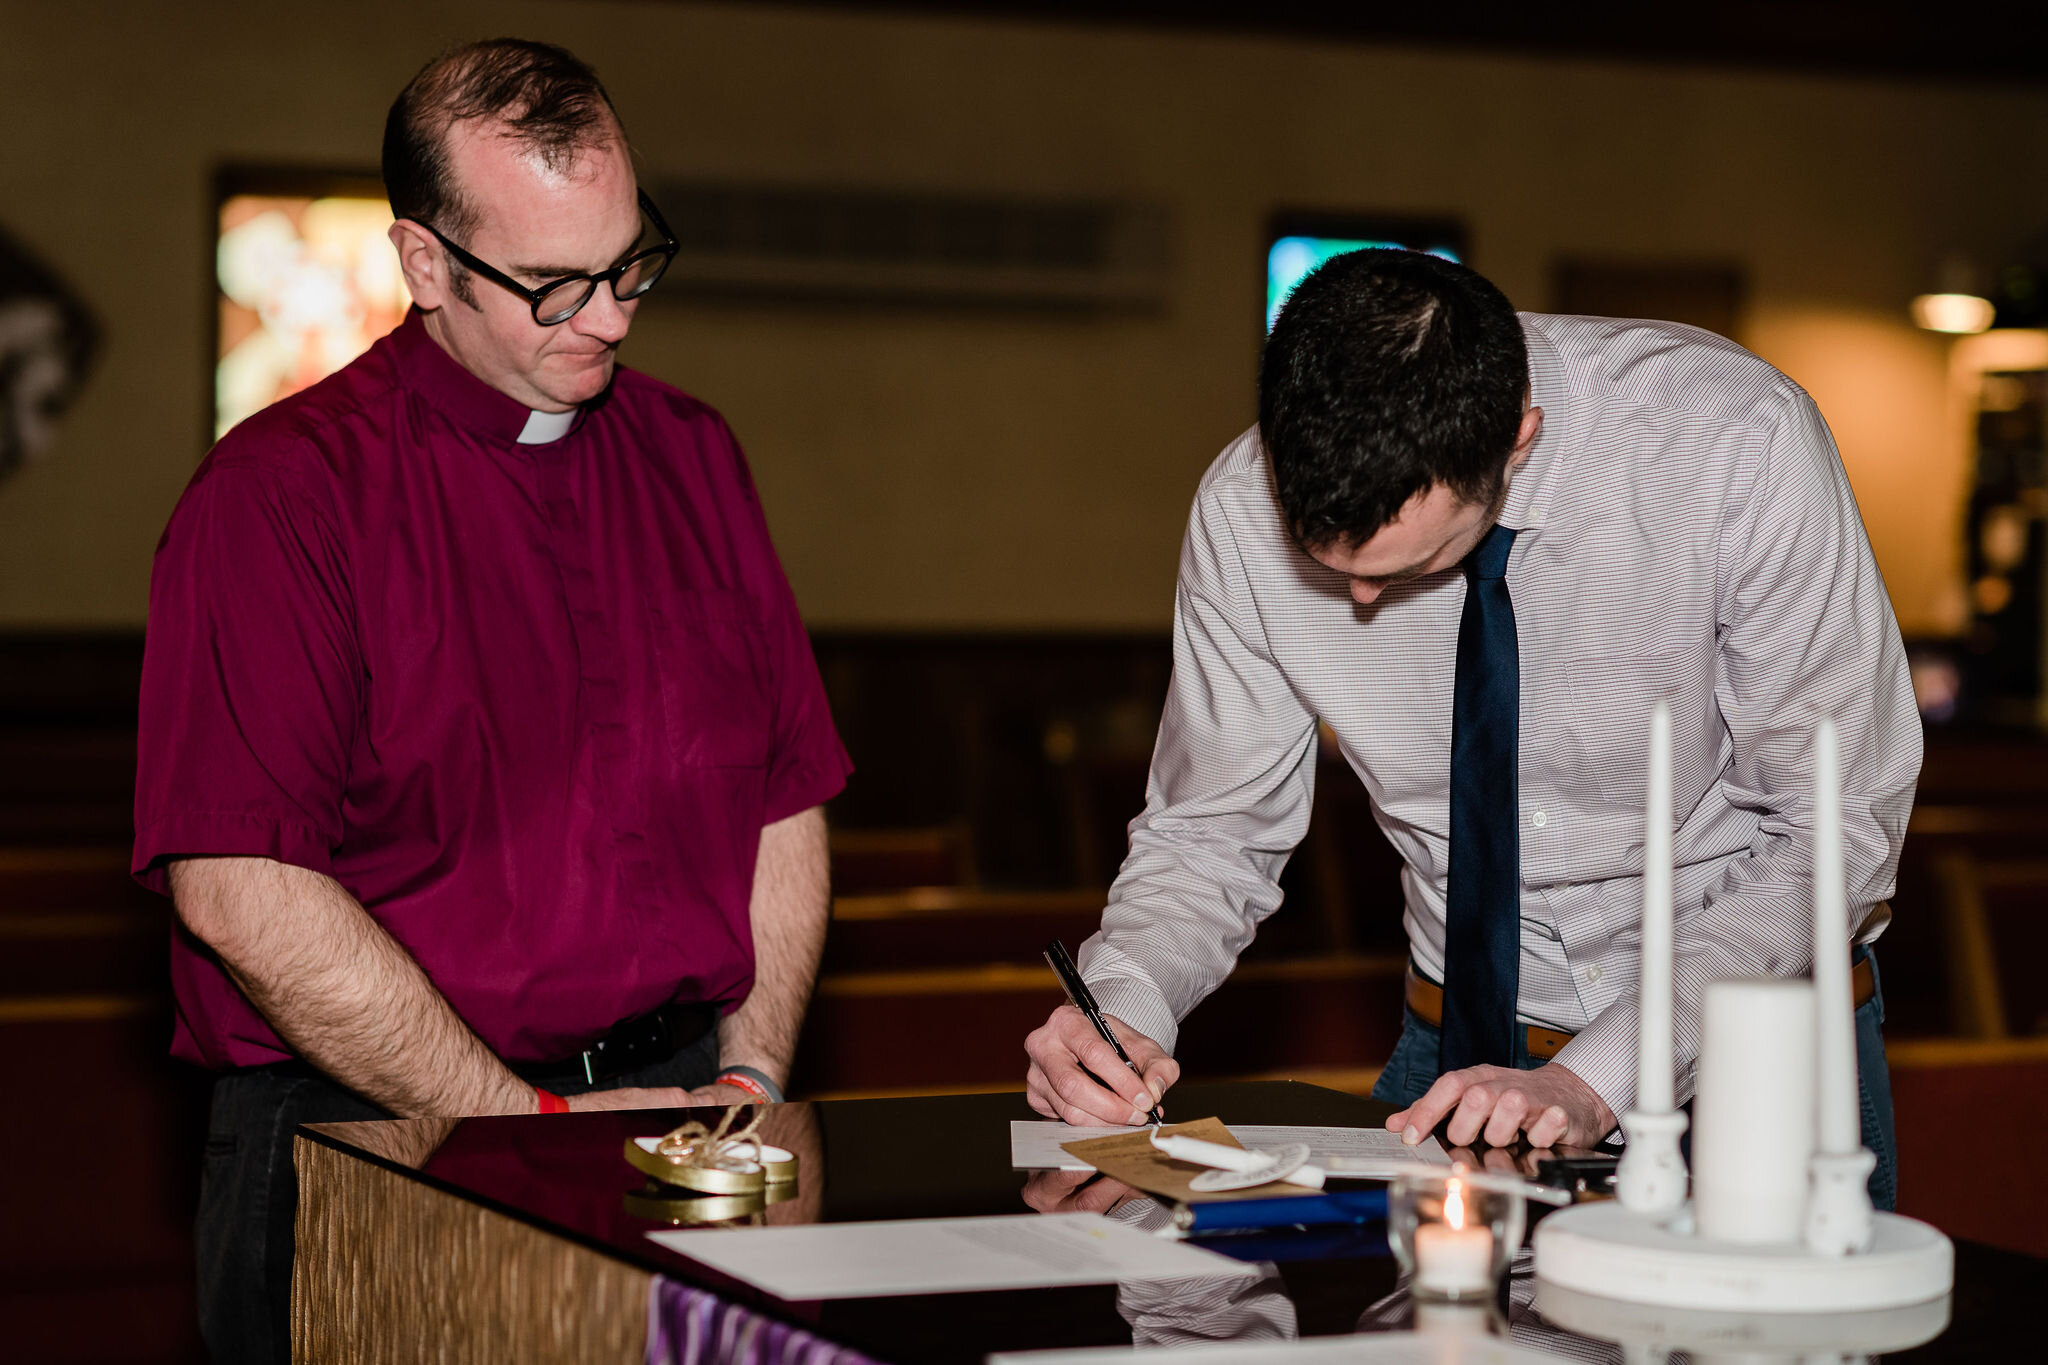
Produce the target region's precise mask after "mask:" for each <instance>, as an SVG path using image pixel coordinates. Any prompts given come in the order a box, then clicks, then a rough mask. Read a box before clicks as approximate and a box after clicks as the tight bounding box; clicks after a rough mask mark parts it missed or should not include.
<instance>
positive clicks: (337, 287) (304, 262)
mask: <svg viewBox="0 0 2048 1365" xmlns="http://www.w3.org/2000/svg"><path fill="white" fill-rule="evenodd" d="M375 183H376V182H375V181H370V182H368V186H367V187H366V188H365V190H363V191H361V192H356V193H307V194H287V193H241V192H234V193H225V194H223V195H222V196H221V198H220V214H219V224H220V236H219V240H218V243H217V245H216V250H215V270H214V273H215V278H216V280H217V281H218V283H219V289H220V338H219V349H218V351H217V353H216V359H215V368H214V405H213V413H214V435H215V437H216V438H218V437H219V436H220V435H222V434H223V433H225V432H226V431H227V430H228V428H229V427H232V426H233V425H235V423H237V422H239V421H241V420H242V419H243V418H245V417H247V416H249V415H250V414H251V413H254V412H256V411H258V410H259V409H261V408H264V407H267V406H268V405H270V404H271V403H275V402H276V401H277V400H278V399H280V398H283V397H285V396H286V395H288V394H293V393H297V392H298V391H299V390H301V389H304V388H306V387H308V386H310V385H312V384H315V383H318V382H319V381H320V380H321V379H324V378H325V377H326V376H328V375H330V374H332V373H334V372H335V371H336V370H338V369H340V368H341V367H342V366H344V365H346V364H348V362H349V361H351V360H353V359H355V358H356V357H357V356H358V355H361V354H362V353H363V351H364V350H365V349H367V348H368V346H369V345H370V343H371V342H373V341H375V340H376V339H377V338H378V337H380V336H382V335H384V333H386V332H388V331H390V330H391V329H392V328H393V327H396V326H397V325H398V323H399V321H400V320H401V319H402V318H403V317H404V316H405V310H406V308H407V307H408V306H409V305H410V303H411V298H410V296H409V295H408V294H407V293H406V290H405V280H404V277H403V276H402V275H401V274H400V273H399V269H398V255H397V253H396V252H395V251H393V250H392V247H391V243H390V241H389V240H388V239H387V238H386V237H385V232H386V231H387V230H388V229H389V228H390V226H391V209H390V206H389V205H388V204H387V203H386V202H385V200H384V198H383V196H382V195H381V194H379V193H376V192H375V190H374V186H375Z"/></svg>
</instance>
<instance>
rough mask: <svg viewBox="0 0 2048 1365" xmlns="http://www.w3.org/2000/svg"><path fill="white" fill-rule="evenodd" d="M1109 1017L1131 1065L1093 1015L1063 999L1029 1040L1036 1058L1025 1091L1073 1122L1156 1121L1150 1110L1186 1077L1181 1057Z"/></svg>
mask: <svg viewBox="0 0 2048 1365" xmlns="http://www.w3.org/2000/svg"><path fill="white" fill-rule="evenodd" d="M1103 1017H1104V1019H1105V1021H1106V1022H1107V1023H1108V1024H1109V1026H1110V1027H1111V1028H1112V1029H1114V1030H1115V1031H1116V1036H1117V1040H1118V1041H1119V1042H1121V1043H1122V1044H1123V1047H1124V1051H1125V1052H1126V1053H1128V1054H1129V1055H1130V1059H1131V1065H1130V1066H1128V1067H1127V1066H1125V1065H1124V1064H1123V1062H1122V1061H1121V1060H1119V1059H1118V1057H1117V1055H1116V1050H1115V1049H1114V1048H1112V1047H1111V1046H1110V1045H1109V1044H1108V1043H1107V1042H1105V1041H1103V1038H1102V1035H1100V1034H1098V1033H1097V1032H1096V1031H1095V1027H1094V1025H1092V1024H1090V1023H1089V1022H1088V1016H1086V1015H1085V1014H1083V1013H1081V1011H1080V1010H1078V1009H1075V1008H1074V1007H1073V1006H1072V1005H1062V1006H1060V1007H1059V1008H1058V1009H1056V1010H1054V1011H1053V1012H1052V1017H1051V1018H1049V1019H1047V1020H1046V1021H1045V1023H1044V1024H1043V1025H1041V1026H1040V1027H1038V1028H1037V1029H1034V1030H1033V1031H1032V1033H1031V1035H1030V1036H1029V1037H1028V1038H1026V1039H1025V1040H1024V1051H1025V1054H1026V1055H1027V1056H1029V1057H1030V1059H1031V1070H1030V1072H1029V1073H1028V1074H1027V1075H1026V1076H1025V1078H1024V1093H1025V1097H1026V1098H1027V1099H1029V1100H1030V1101H1031V1107H1032V1108H1033V1109H1036V1110H1037V1111H1038V1112H1039V1113H1041V1114H1044V1115H1045V1116H1046V1117H1047V1118H1056V1119H1063V1120H1065V1121H1066V1122H1068V1123H1072V1124H1134V1123H1147V1122H1150V1118H1149V1116H1148V1114H1147V1112H1146V1111H1148V1110H1150V1109H1152V1108H1154V1107H1155V1106H1157V1105H1158V1104H1159V1099H1160V1096H1162V1095H1164V1094H1165V1093H1166V1091H1167V1089H1168V1087H1170V1086H1171V1085H1172V1084H1173V1083H1174V1082H1175V1081H1177V1080H1179V1079H1180V1063H1178V1062H1176V1061H1174V1060H1173V1058H1171V1057H1169V1056H1167V1055H1166V1051H1165V1049H1163V1048H1161V1047H1160V1046H1159V1044H1157V1043H1155V1042H1153V1041H1152V1040H1151V1039H1150V1038H1147V1037H1146V1036H1145V1035H1144V1034H1142V1033H1139V1032H1138V1031H1137V1030H1135V1029H1133V1028H1131V1027H1130V1026H1129V1025H1128V1024H1125V1023H1124V1022H1123V1021H1121V1020H1119V1019H1116V1018H1114V1017H1112V1016H1108V1015H1105V1016H1103ZM1133 1068H1135V1070H1133ZM1141 1076H1142V1077H1143V1079H1142V1080H1141V1079H1140V1077H1141Z"/></svg>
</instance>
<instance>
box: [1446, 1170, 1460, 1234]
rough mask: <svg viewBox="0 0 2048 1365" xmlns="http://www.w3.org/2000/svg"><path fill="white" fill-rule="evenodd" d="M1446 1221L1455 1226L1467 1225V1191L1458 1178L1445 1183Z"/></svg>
mask: <svg viewBox="0 0 2048 1365" xmlns="http://www.w3.org/2000/svg"><path fill="white" fill-rule="evenodd" d="M1444 1222H1445V1223H1446V1224H1447V1225H1449V1226H1451V1227H1454V1228H1462V1227H1464V1226H1465V1192H1464V1190H1463V1189H1462V1188H1461V1187H1460V1186H1459V1184H1458V1182H1457V1181H1456V1180H1452V1181H1449V1182H1447V1183H1446V1184H1445V1185H1444Z"/></svg>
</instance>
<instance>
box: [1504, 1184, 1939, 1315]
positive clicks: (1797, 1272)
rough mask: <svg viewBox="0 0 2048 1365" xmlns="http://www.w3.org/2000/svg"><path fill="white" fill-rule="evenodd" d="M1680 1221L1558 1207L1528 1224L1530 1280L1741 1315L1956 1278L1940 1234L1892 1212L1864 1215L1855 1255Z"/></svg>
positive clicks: (1897, 1299)
mask: <svg viewBox="0 0 2048 1365" xmlns="http://www.w3.org/2000/svg"><path fill="white" fill-rule="evenodd" d="M1685 1221H1686V1220H1684V1219H1682V1218H1681V1219H1669V1218H1653V1217H1649V1216H1646V1215H1644V1214H1640V1213H1635V1212H1632V1211H1630V1210H1628V1209H1625V1208H1623V1207H1622V1206H1621V1205H1620V1204H1619V1203H1618V1202H1603V1203H1598V1204H1580V1205H1578V1206H1577V1207H1575V1208H1569V1209H1559V1210H1558V1211H1557V1212H1556V1213H1553V1214H1551V1215H1550V1216H1549V1217H1548V1218H1545V1219H1544V1220H1543V1221H1542V1222H1541V1223H1539V1224H1537V1226H1536V1276H1537V1278H1538V1279H1539V1280H1541V1281H1543V1282H1544V1283H1546V1284H1555V1285H1559V1286H1562V1287H1563V1288H1566V1289H1575V1290H1578V1291H1579V1292H1581V1293H1585V1294H1592V1295H1597V1296H1599V1297H1601V1298H1606V1299H1621V1300H1625V1301H1627V1302H1631V1303H1651V1304H1663V1305H1666V1306H1668V1307H1672V1308H1712V1309H1727V1310H1731V1311H1735V1312H1749V1313H1849V1312H1859V1311H1863V1310H1867V1309H1878V1308H1896V1307H1899V1306H1901V1305H1904V1304H1914V1303H1925V1302H1926V1301H1927V1300H1929V1299H1938V1298H1940V1297H1941V1296H1942V1295H1944V1294H1946V1293H1948V1292H1949V1290H1950V1289H1951V1288H1952V1287H1953V1285H1954V1283H1955V1249H1954V1248H1953V1247H1952V1246H1951V1245H1950V1244H1949V1240H1948V1238H1946V1237H1944V1236H1942V1235H1941V1234H1940V1233H1939V1232H1937V1231H1935V1230H1934V1229H1933V1228H1931V1227H1929V1226H1928V1225H1927V1224H1925V1223H1922V1222H1918V1221H1916V1220H1915V1219H1911V1218H1902V1217H1900V1216H1899V1215H1898V1214H1895V1213H1877V1214H1873V1215H1871V1234H1872V1235H1871V1243H1870V1249H1869V1250H1868V1251H1866V1252H1864V1253H1863V1254H1861V1255H1857V1256H1823V1255H1820V1254H1818V1253H1816V1252H1812V1251H1808V1250H1807V1249H1806V1247H1805V1245H1804V1244H1803V1243H1801V1242H1798V1241H1792V1242H1788V1243H1785V1244H1783V1245H1778V1246H1748V1245H1741V1244H1737V1243H1731V1242H1715V1241H1709V1240H1708V1239H1707V1238H1704V1237H1696V1236H1691V1235H1689V1234H1687V1233H1685V1232H1683V1231H1678V1230H1676V1229H1678V1228H1681V1227H1683V1226H1684V1225H1685Z"/></svg>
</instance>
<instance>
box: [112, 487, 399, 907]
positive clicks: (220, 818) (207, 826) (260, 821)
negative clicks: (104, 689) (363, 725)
mask: <svg viewBox="0 0 2048 1365" xmlns="http://www.w3.org/2000/svg"><path fill="white" fill-rule="evenodd" d="M342 558H343V550H342V547H341V542H340V539H339V537H337V536H336V535H335V533H334V527H333V523H332V521H331V519H330V518H329V517H328V516H327V515H325V514H324V513H323V511H322V510H321V509H320V508H319V507H318V505H317V502H316V500H315V499H314V498H313V497H311V496H310V495H309V494H308V493H307V492H306V491H305V490H303V489H301V488H299V487H297V486H295V485H294V483H293V481H292V480H291V478H290V476H289V475H288V474H287V473H285V472H284V471H283V470H282V469H281V468H280V467H279V466H278V465H276V464H271V465H268V466H265V467H261V468H258V467H253V466H250V465H246V464H241V463H238V462H237V461H235V460H234V459H233V458H232V456H229V457H227V458H217V459H216V461H215V462H214V463H213V465H212V467H211V468H209V469H208V470H207V471H206V472H205V473H204V475H202V477H200V478H199V479H198V480H197V481H196V482H195V483H194V484H193V485H192V487H191V488H190V490H189V491H188V492H187V493H186V495H185V497H184V499H183V500H182V501H181V503H180V504H179V507H178V509H177V511H176V512H175V513H174V514H173V516H172V518H171V521H170V524H169V526H168V528H167V529H166V530H165V532H164V535H163V539H162V541H161V542H160V543H159V545H158V547H157V553H156V563H155V569H154V572H153V574H152V577H151V587H150V614H149V626H148V634H147V640H146V644H145V649H144V656H143V674H144V678H143V686H142V695H141V712H140V719H139V736H138V762H137V771H136V793H135V829H136V839H135V850H134V862H133V870H134V871H135V873H136V874H137V876H138V877H140V878H141V880H142V881H143V882H144V884H145V885H148V886H149V887H151V888H152V889H154V890H156V891H159V892H163V893H165V894H168V890H169V887H168V876H167V873H166V864H167V863H169V862H170V861H171V860H173V859H176V858H179V857H186V856H199V855H216V856H218V855H244V856H254V857H264V858H272V859H275V860H277V861H279V862H284V863H292V864H295V865H297V866H300V867H305V868H309V869H311V870H313V871H315V872H320V873H325V874H331V873H332V871H333V853H334V849H335V847H336V845H337V844H338V843H339V842H340V839H341V832H342V814H341V800H342V790H343V787H344V784H345V781H346V775H347V767H348V753H349V747H350V743H351V738H352V736H353V733H354V727H355V725H356V718H357V716H358V715H359V714H360V711H361V687H362V665H361V662H360V659H359V657H358V654H357V650H356V644H355V639H354V635H353V633H352V631H351V630H350V625H349V623H350V621H351V619H352V616H353V610H352V607H351V605H350V603H348V602H347V601H346V600H345V594H346V591H347V589H346V584H347V583H348V582H349V574H348V573H347V572H346V570H345V566H344V565H343V564H342V563H341V560H342Z"/></svg>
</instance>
